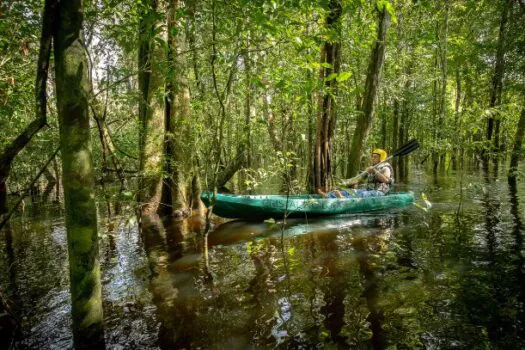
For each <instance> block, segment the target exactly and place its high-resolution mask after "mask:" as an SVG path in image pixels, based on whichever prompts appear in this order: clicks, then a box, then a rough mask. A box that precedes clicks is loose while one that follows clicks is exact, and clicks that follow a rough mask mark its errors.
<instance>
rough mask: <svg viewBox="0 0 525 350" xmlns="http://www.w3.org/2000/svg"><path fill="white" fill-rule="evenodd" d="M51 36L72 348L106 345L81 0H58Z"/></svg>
mask: <svg viewBox="0 0 525 350" xmlns="http://www.w3.org/2000/svg"><path fill="white" fill-rule="evenodd" d="M57 19H58V20H57V21H56V22H55V23H56V26H57V27H56V32H55V35H54V44H55V46H54V54H55V75H56V93H57V109H58V119H59V125H60V147H61V154H62V172H63V175H62V182H63V186H64V197H65V207H66V228H67V240H68V251H69V271H70V273H69V276H70V285H71V302H72V309H71V313H72V317H73V337H74V344H75V348H77V349H83V348H90V349H95V348H104V332H103V315H102V296H101V285H100V263H99V258H98V232H97V209H96V206H95V194H94V176H93V160H92V155H91V138H90V126H89V113H88V100H87V97H88V96H89V91H90V83H89V78H88V72H89V66H88V64H89V63H88V57H87V55H86V48H85V47H84V38H83V32H82V22H83V13H82V2H81V0H69V1H61V2H60V3H59V4H58V8H57Z"/></svg>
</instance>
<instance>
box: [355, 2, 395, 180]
mask: <svg viewBox="0 0 525 350" xmlns="http://www.w3.org/2000/svg"><path fill="white" fill-rule="evenodd" d="M389 26H390V14H389V13H388V11H387V10H386V9H384V8H383V9H382V10H379V23H378V27H377V39H376V43H375V45H374V48H373V49H372V54H371V57H370V63H369V65H368V73H367V76H366V84H365V94H364V98H363V103H362V105H361V113H360V114H359V115H358V117H357V125H356V128H355V132H354V136H353V139H352V149H351V150H350V154H349V156H348V161H349V164H348V172H347V174H346V175H347V176H348V177H351V176H354V175H356V174H357V173H358V171H359V168H360V163H361V155H362V153H363V148H364V145H365V143H366V139H367V138H368V134H369V132H370V129H371V127H372V123H373V121H374V112H375V99H376V95H377V89H378V87H379V83H380V80H381V68H382V66H383V61H384V57H385V49H386V34H387V30H388V27H389Z"/></svg>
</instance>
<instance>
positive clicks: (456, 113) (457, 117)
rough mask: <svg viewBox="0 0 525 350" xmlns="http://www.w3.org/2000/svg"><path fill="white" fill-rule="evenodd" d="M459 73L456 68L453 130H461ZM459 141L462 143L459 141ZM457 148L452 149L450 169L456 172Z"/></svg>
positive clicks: (455, 146) (456, 146)
mask: <svg viewBox="0 0 525 350" xmlns="http://www.w3.org/2000/svg"><path fill="white" fill-rule="evenodd" d="M461 97H462V91H461V72H460V70H459V67H457V68H456V101H455V104H454V130H461V128H460V113H459V111H460V108H461ZM459 141H463V140H462V139H460V140H459ZM459 153H460V152H459V147H458V145H454V146H453V148H452V167H453V168H452V169H453V170H457V168H458V163H459Z"/></svg>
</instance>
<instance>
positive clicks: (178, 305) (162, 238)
mask: <svg viewBox="0 0 525 350" xmlns="http://www.w3.org/2000/svg"><path fill="white" fill-rule="evenodd" d="M168 228H169V229H168V230H164V226H163V224H162V222H161V221H160V219H159V217H158V216H150V217H147V218H145V220H144V221H143V223H142V232H141V233H142V237H143V241H144V248H145V250H146V254H147V256H148V260H149V265H150V269H151V282H150V289H151V292H152V294H153V302H154V304H155V306H156V307H157V317H158V319H159V321H160V323H161V325H160V330H159V346H160V347H161V348H163V349H178V348H191V347H192V344H193V342H194V341H195V339H199V337H198V335H196V334H194V332H199V330H198V328H197V327H195V323H196V317H197V316H196V312H195V311H196V305H195V302H194V300H193V299H194V296H197V295H198V292H197V291H196V290H195V288H194V283H193V277H194V273H193V271H192V267H191V266H187V265H185V264H184V263H183V262H181V261H180V260H181V259H180V258H181V257H182V256H183V254H182V253H183V249H182V248H183V246H184V244H183V240H182V239H183V238H184V236H185V234H186V232H187V231H186V230H187V224H186V223H185V222H184V221H181V222H180V223H179V224H170V225H169V226H168Z"/></svg>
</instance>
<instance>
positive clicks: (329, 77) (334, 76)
mask: <svg viewBox="0 0 525 350" xmlns="http://www.w3.org/2000/svg"><path fill="white" fill-rule="evenodd" d="M338 75H339V74H337V73H331V74H330V75H329V76H327V77H326V78H325V81H330V80H334V79H335V78H337V76H338Z"/></svg>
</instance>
